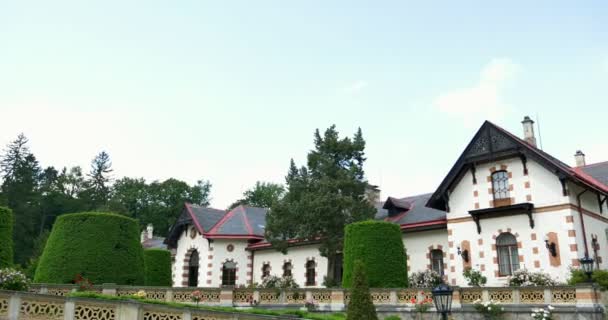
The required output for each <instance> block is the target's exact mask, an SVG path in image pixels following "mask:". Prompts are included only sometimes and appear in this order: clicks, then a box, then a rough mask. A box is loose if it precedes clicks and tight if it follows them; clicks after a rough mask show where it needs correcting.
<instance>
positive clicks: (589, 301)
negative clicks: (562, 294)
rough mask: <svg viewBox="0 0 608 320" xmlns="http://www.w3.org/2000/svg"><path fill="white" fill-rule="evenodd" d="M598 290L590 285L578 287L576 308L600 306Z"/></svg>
mask: <svg viewBox="0 0 608 320" xmlns="http://www.w3.org/2000/svg"><path fill="white" fill-rule="evenodd" d="M598 298H599V296H598V290H597V288H595V286H593V285H590V284H583V285H577V286H576V307H577V308H593V307H596V306H599V304H598V301H599V299H598Z"/></svg>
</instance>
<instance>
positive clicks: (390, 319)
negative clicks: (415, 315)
mask: <svg viewBox="0 0 608 320" xmlns="http://www.w3.org/2000/svg"><path fill="white" fill-rule="evenodd" d="M384 320H401V318H400V317H399V316H388V317H386V318H384Z"/></svg>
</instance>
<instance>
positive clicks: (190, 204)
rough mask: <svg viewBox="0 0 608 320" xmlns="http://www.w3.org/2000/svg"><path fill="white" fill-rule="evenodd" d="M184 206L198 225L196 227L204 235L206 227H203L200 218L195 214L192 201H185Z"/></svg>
mask: <svg viewBox="0 0 608 320" xmlns="http://www.w3.org/2000/svg"><path fill="white" fill-rule="evenodd" d="M184 206H185V207H186V211H188V214H189V215H190V218H192V221H193V222H194V225H196V228H197V229H198V232H200V234H202V235H204V234H205V229H203V227H201V224H200V222H199V221H198V219H197V218H196V216H195V215H194V212H192V207H191V206H192V203H189V202H186V203H184Z"/></svg>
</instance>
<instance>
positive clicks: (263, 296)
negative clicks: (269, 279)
mask: <svg viewBox="0 0 608 320" xmlns="http://www.w3.org/2000/svg"><path fill="white" fill-rule="evenodd" d="M280 296H281V292H280V291H275V290H272V291H260V303H279V297H280Z"/></svg>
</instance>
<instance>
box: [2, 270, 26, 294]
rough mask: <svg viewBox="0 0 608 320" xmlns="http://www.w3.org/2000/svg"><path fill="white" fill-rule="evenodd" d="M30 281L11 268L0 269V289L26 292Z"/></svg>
mask: <svg viewBox="0 0 608 320" xmlns="http://www.w3.org/2000/svg"><path fill="white" fill-rule="evenodd" d="M29 286H30V281H29V280H28V279H27V277H26V276H25V274H23V273H22V272H21V271H17V270H15V269H12V268H5V269H0V289H2V290H13V291H27V289H28V288H29Z"/></svg>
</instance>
